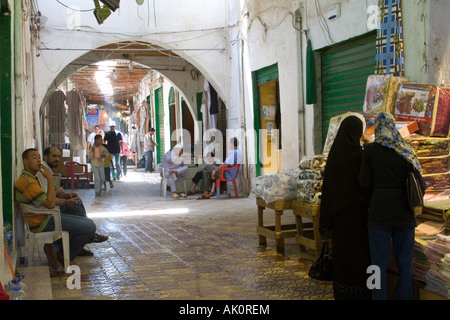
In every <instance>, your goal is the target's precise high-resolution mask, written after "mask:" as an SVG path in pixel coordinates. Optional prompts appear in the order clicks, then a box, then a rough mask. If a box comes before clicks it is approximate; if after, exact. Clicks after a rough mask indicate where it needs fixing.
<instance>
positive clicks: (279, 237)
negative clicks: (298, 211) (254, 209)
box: [256, 198, 297, 253]
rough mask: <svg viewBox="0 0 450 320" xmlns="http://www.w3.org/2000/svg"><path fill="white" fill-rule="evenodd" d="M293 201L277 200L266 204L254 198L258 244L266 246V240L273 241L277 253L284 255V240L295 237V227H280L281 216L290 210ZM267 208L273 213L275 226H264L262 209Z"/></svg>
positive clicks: (293, 225) (290, 225) (292, 225)
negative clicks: (256, 211)
mask: <svg viewBox="0 0 450 320" xmlns="http://www.w3.org/2000/svg"><path fill="white" fill-rule="evenodd" d="M292 202H293V200H286V201H285V200H277V201H275V202H271V203H266V202H265V201H264V200H263V199H261V198H256V205H257V206H258V226H257V228H256V231H257V233H258V235H259V244H260V245H264V246H265V245H266V244H267V242H266V238H269V239H273V240H275V242H276V250H277V252H278V253H284V239H285V238H295V236H296V235H297V231H296V225H295V224H289V225H281V216H282V215H283V211H284V210H291V209H292ZM266 208H269V209H272V210H274V211H275V226H264V220H263V214H264V209H266Z"/></svg>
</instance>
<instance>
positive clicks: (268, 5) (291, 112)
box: [241, 0, 303, 171]
mask: <svg viewBox="0 0 450 320" xmlns="http://www.w3.org/2000/svg"><path fill="white" fill-rule="evenodd" d="M299 5H300V2H299V1H291V0H278V1H275V0H272V1H258V0H248V1H245V5H244V7H243V11H242V15H243V25H242V27H241V33H242V34H241V36H242V39H243V40H244V44H243V70H244V83H243V85H244V99H245V106H246V108H245V109H246V112H245V119H246V122H247V129H248V130H253V120H254V115H253V92H252V72H254V71H257V70H259V69H262V68H264V67H267V66H270V65H273V64H275V63H278V71H279V81H280V103H281V123H282V131H283V135H282V139H283V151H282V158H283V161H282V166H283V167H282V170H283V171H288V170H290V169H293V168H296V167H298V163H299V143H300V137H299V133H298V128H299V114H298V110H299V108H300V107H301V106H302V105H303V103H302V101H301V95H300V94H299V92H300V91H301V81H300V76H299V75H300V70H299V59H298V46H299V43H298V42H297V38H296V35H297V31H296V30H295V28H294V27H293V14H294V13H295V10H296V9H297V8H298V7H299ZM247 12H248V15H247V16H246V15H245V14H246V13H247ZM254 148H255V143H252V144H250V145H249V149H248V152H249V154H251V155H254V153H255V151H254ZM251 161H254V159H251Z"/></svg>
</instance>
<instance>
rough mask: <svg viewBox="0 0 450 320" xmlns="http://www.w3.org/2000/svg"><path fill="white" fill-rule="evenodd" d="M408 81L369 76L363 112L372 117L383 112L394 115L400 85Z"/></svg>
mask: <svg viewBox="0 0 450 320" xmlns="http://www.w3.org/2000/svg"><path fill="white" fill-rule="evenodd" d="M408 81H409V79H408V78H405V77H394V76H392V75H370V76H369V77H368V79H367V86H366V96H365V100H364V107H363V111H364V112H366V113H371V114H373V115H377V114H378V113H380V112H383V111H387V112H390V113H394V110H395V104H396V101H397V93H398V89H399V87H400V84H401V83H405V82H408Z"/></svg>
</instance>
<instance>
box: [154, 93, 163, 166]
mask: <svg viewBox="0 0 450 320" xmlns="http://www.w3.org/2000/svg"><path fill="white" fill-rule="evenodd" d="M155 115H156V116H155V122H156V128H155V131H156V132H155V136H156V143H158V144H159V145H158V146H157V147H156V151H157V154H156V161H157V162H158V163H162V161H163V158H164V153H165V152H164V151H165V150H164V103H163V88H162V87H161V88H158V89H156V90H155Z"/></svg>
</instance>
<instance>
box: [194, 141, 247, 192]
mask: <svg viewBox="0 0 450 320" xmlns="http://www.w3.org/2000/svg"><path fill="white" fill-rule="evenodd" d="M238 146H239V141H238V139H237V138H231V140H230V143H229V145H228V147H229V149H230V152H229V153H228V156H227V158H226V159H225V162H224V163H223V164H221V165H220V166H218V167H216V168H215V169H214V170H212V171H206V170H205V171H203V177H202V183H201V185H200V190H201V191H203V194H202V195H201V196H200V197H199V198H198V200H204V199H210V190H211V185H212V183H213V182H215V180H216V179H217V178H218V177H219V176H218V174H219V171H220V170H221V169H224V168H231V167H234V166H235V165H236V164H240V163H242V153H241V151H240V150H239V149H238ZM236 170H237V169H233V170H227V171H225V178H226V179H232V178H233V177H234V176H235V175H236Z"/></svg>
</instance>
